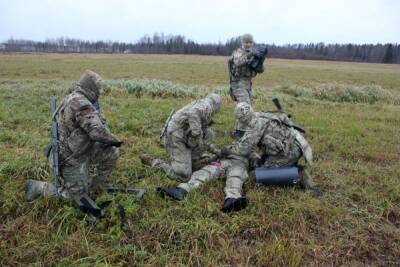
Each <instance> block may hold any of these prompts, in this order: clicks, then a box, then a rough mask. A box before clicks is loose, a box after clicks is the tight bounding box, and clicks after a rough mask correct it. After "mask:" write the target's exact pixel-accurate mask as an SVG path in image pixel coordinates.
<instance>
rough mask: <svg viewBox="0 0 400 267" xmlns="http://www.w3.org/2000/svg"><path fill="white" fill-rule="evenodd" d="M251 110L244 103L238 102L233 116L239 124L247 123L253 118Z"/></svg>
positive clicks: (248, 105) (249, 106)
mask: <svg viewBox="0 0 400 267" xmlns="http://www.w3.org/2000/svg"><path fill="white" fill-rule="evenodd" d="M253 113H254V111H253V108H252V107H251V105H250V104H248V103H246V102H240V103H238V104H237V105H236V107H235V116H236V118H237V119H238V120H239V121H241V122H248V121H249V120H250V119H251V118H252V116H253Z"/></svg>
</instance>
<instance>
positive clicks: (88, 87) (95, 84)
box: [78, 70, 102, 103]
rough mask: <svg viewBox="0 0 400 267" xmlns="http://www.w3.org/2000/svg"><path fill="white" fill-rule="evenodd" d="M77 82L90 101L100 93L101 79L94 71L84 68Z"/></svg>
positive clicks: (95, 98)
mask: <svg viewBox="0 0 400 267" xmlns="http://www.w3.org/2000/svg"><path fill="white" fill-rule="evenodd" d="M78 84H79V87H80V88H81V89H82V91H83V93H84V94H85V95H86V97H87V98H88V99H89V100H90V102H92V103H94V102H96V101H97V99H98V98H99V96H100V94H101V84H102V79H101V77H100V75H98V74H97V73H96V72H94V71H91V70H86V71H85V72H84V73H83V74H82V76H81V78H80V79H79V83H78Z"/></svg>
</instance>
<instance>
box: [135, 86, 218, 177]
mask: <svg viewBox="0 0 400 267" xmlns="http://www.w3.org/2000/svg"><path fill="white" fill-rule="evenodd" d="M221 104H222V99H221V97H220V96H219V95H217V94H209V95H207V97H206V98H204V99H201V100H196V101H193V102H192V103H190V104H188V105H186V106H184V107H183V108H181V109H180V110H178V111H177V112H176V113H175V114H174V115H173V116H172V117H171V119H170V120H169V121H168V122H167V126H166V133H165V136H164V140H163V141H164V144H165V147H166V150H167V152H168V154H169V157H170V160H171V163H167V162H165V161H163V160H161V159H155V158H153V157H152V156H149V155H146V154H144V155H141V156H140V159H141V161H142V163H143V164H145V165H149V166H151V167H152V168H154V169H158V170H162V171H163V172H165V173H166V175H167V176H168V177H169V178H171V179H173V180H181V181H187V180H189V179H190V176H191V175H192V170H193V169H199V168H200V166H201V156H202V154H203V153H204V152H206V151H207V152H210V153H213V154H215V153H217V152H218V150H217V149H216V148H214V146H213V145H212V141H213V132H212V130H211V129H210V125H211V122H212V120H211V118H212V117H213V116H214V115H215V114H216V113H217V112H218V111H219V109H220V108H221Z"/></svg>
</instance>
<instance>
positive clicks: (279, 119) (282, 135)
mask: <svg viewBox="0 0 400 267" xmlns="http://www.w3.org/2000/svg"><path fill="white" fill-rule="evenodd" d="M257 115H258V117H259V118H261V119H264V120H265V123H266V125H265V128H264V134H263V138H262V140H261V146H262V147H263V149H264V150H265V153H267V154H270V155H276V154H279V153H280V152H283V153H287V152H288V151H289V149H291V147H292V145H293V144H294V142H295V135H294V133H293V129H292V126H293V122H292V121H291V120H290V119H289V117H288V116H287V115H286V114H285V113H272V112H258V114H257Z"/></svg>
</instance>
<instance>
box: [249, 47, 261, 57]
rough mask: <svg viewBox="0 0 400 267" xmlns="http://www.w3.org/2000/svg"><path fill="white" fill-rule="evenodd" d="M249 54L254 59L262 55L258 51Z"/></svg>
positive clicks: (254, 50)
mask: <svg viewBox="0 0 400 267" xmlns="http://www.w3.org/2000/svg"><path fill="white" fill-rule="evenodd" d="M249 54H250V57H256V58H260V57H262V54H261V53H260V51H258V49H253V50H251V52H250V53H249Z"/></svg>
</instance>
